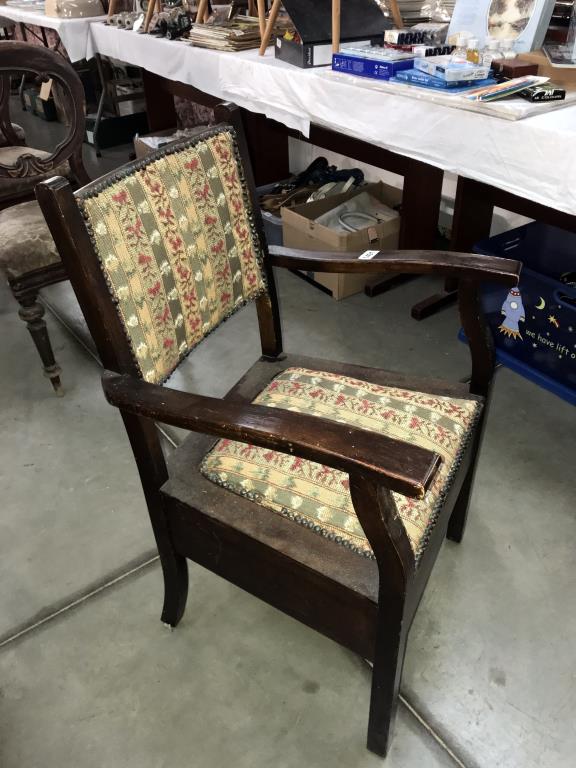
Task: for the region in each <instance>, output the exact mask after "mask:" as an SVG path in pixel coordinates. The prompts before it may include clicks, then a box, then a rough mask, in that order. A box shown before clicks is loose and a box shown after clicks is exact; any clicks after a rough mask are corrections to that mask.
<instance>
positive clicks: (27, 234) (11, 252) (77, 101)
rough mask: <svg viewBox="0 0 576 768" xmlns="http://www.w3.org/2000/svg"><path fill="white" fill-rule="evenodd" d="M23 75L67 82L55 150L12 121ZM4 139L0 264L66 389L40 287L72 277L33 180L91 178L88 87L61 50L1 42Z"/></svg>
mask: <svg viewBox="0 0 576 768" xmlns="http://www.w3.org/2000/svg"><path fill="white" fill-rule="evenodd" d="M23 74H32V75H36V76H38V78H39V79H40V80H43V81H47V80H52V82H53V84H54V86H56V85H58V86H59V87H60V89H61V90H60V93H61V94H62V99H63V104H64V107H65V111H66V116H67V118H68V120H69V125H68V126H67V130H66V136H65V138H64V139H63V140H62V141H61V142H60V143H59V144H58V146H57V147H56V148H55V149H54V150H53V151H52V152H47V151H44V150H40V149H35V148H33V147H28V146H26V145H25V144H24V141H23V134H22V131H21V130H18V127H17V126H15V125H14V124H13V123H12V122H11V120H10V83H11V78H12V77H14V76H18V78H20V77H22V75H23ZM0 140H1V146H0V271H2V272H3V273H4V275H5V276H6V278H7V280H8V284H9V286H10V288H11V290H12V293H13V294H14V297H15V298H16V300H17V301H18V303H19V304H20V317H21V318H22V319H23V320H24V322H25V323H26V325H27V326H28V330H29V331H30V334H31V336H32V339H33V341H34V344H35V345H36V348H37V349H38V352H39V354H40V357H41V359H42V364H43V367H44V373H45V375H46V376H47V377H48V378H49V379H50V381H51V382H52V386H53V387H54V389H55V391H56V392H57V393H61V389H60V368H59V367H58V365H57V363H56V361H55V359H54V352H53V350H52V345H51V344H50V338H49V336H48V330H47V327H46V322H45V320H44V307H43V306H42V305H41V304H40V303H39V302H38V292H39V291H40V290H41V289H42V288H44V287H45V286H47V285H52V284H53V283H58V282H60V281H62V280H66V279H67V275H66V271H65V269H64V267H63V265H62V262H61V261H60V256H59V255H58V251H57V248H56V246H55V245H54V241H53V240H52V237H51V235H50V232H49V231H48V227H47V226H46V222H45V221H44V217H43V216H42V212H41V211H40V208H39V207H38V203H37V202H36V200H35V197H34V187H35V186H36V184H38V182H40V181H42V180H44V179H47V178H49V177H50V176H55V175H61V176H66V177H68V178H69V179H70V180H72V182H73V183H74V184H75V185H76V186H78V185H81V184H86V183H87V182H88V181H89V178H88V174H87V173H86V170H85V169H84V165H83V162H82V142H83V140H84V89H83V87H82V82H81V81H80V78H79V77H78V75H77V74H76V72H75V71H74V69H73V68H72V66H71V65H70V64H69V63H68V62H67V61H66V60H65V59H64V58H63V57H62V56H60V55H59V54H57V53H54V52H53V51H51V50H48V49H47V48H42V47H39V46H35V45H29V44H28V43H18V42H3V43H2V45H0Z"/></svg>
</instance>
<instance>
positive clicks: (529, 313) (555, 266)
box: [474, 222, 576, 405]
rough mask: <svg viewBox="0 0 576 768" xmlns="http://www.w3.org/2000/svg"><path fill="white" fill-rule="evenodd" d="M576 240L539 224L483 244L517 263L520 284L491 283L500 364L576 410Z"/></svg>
mask: <svg viewBox="0 0 576 768" xmlns="http://www.w3.org/2000/svg"><path fill="white" fill-rule="evenodd" d="M575 248H576V235H574V234H572V233H570V232H566V231H564V230H561V229H557V228H556V227H550V226H547V225H545V224H541V223H539V222H534V223H532V224H527V225H525V226H523V227H519V228H518V229H513V230H511V231H509V232H504V233H503V234H501V235H497V236H496V237H491V238H489V239H487V240H484V241H482V242H480V243H478V244H477V245H476V246H475V247H474V251H475V252H476V253H482V254H488V255H490V256H502V257H505V258H508V259H517V260H518V261H521V262H522V264H523V267H522V273H521V275H520V283H519V285H518V287H517V288H513V289H511V290H508V289H507V288H502V287H499V286H497V285H495V284H486V285H485V286H484V288H483V292H482V306H483V309H484V312H485V315H486V318H487V322H488V324H489V325H490V327H491V328H492V332H493V335H494V340H495V344H496V353H497V357H498V360H499V362H501V363H502V364H503V365H505V366H507V367H508V368H511V369H512V370H514V371H516V372H517V373H519V374H520V375H522V376H524V377H525V378H527V379H530V380H531V381H533V382H535V383H536V384H538V385H539V386H541V387H543V388H545V389H548V390H550V391H551V392H554V393H555V394H557V395H559V396H560V397H562V398H563V399H564V400H567V401H568V402H570V403H572V404H574V405H576V268H575V265H574V249H575Z"/></svg>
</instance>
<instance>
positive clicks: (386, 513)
mask: <svg viewBox="0 0 576 768" xmlns="http://www.w3.org/2000/svg"><path fill="white" fill-rule="evenodd" d="M350 493H351V496H352V502H353V504H354V509H355V511H356V514H357V515H358V519H359V521H360V524H361V525H362V528H363V530H364V533H365V534H366V537H367V538H368V541H369V542H370V546H371V547H372V551H373V552H374V555H375V557H376V561H377V563H378V576H379V579H380V586H379V592H378V618H377V624H376V632H375V644H374V653H373V662H374V668H373V670H372V692H371V696H370V717H369V721H368V741H367V747H368V749H369V750H370V751H371V752H374V753H375V754H377V755H380V756H381V757H385V756H386V753H387V752H388V748H389V745H390V737H391V734H392V729H393V725H394V717H395V714H396V709H397V706H398V692H399V690H400V680H401V678H402V668H403V666H404V655H405V651H406V640H407V636H408V628H409V625H408V620H407V617H406V600H407V595H408V590H409V587H410V584H411V583H412V580H413V577H414V573H415V561H414V553H413V551H412V547H411V545H410V542H409V540H408V536H407V534H406V531H405V529H404V525H403V523H402V521H401V520H400V518H399V517H398V511H397V509H396V504H395V502H394V498H393V496H392V493H391V492H390V491H389V490H388V489H387V488H383V487H382V486H379V485H377V484H376V483H374V482H371V481H369V480H366V479H365V478H362V477H359V476H353V475H350Z"/></svg>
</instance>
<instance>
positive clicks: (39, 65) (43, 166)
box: [0, 41, 89, 184]
mask: <svg viewBox="0 0 576 768" xmlns="http://www.w3.org/2000/svg"><path fill="white" fill-rule="evenodd" d="M23 74H33V75H37V76H38V77H39V78H40V79H41V80H42V81H44V82H46V81H47V80H50V79H51V80H52V81H53V82H54V83H57V84H58V85H59V86H60V93H61V95H62V99H63V107H64V110H65V114H66V117H67V119H68V121H69V125H68V126H67V133H66V136H65V138H64V139H63V140H62V141H61V142H60V143H59V144H58V146H57V147H55V149H54V150H53V151H52V152H51V153H50V155H49V156H48V157H46V158H40V157H38V156H36V155H34V154H32V153H29V154H28V153H24V154H20V155H19V156H18V159H17V160H16V162H14V163H13V164H11V165H3V164H2V163H0V178H25V177H34V176H40V175H45V174H47V173H50V172H51V171H53V170H55V169H56V168H58V166H60V165H62V163H64V162H65V161H67V160H68V161H70V164H71V166H72V170H73V172H74V174H75V175H76V177H77V178H78V181H79V182H80V183H83V184H84V183H86V182H87V181H89V179H88V176H87V174H86V171H85V170H84V167H83V165H82V142H83V141H84V127H85V115H84V111H85V104H84V88H83V86H82V81H81V80H80V78H79V77H78V75H77V74H76V72H75V71H74V68H73V67H72V65H71V64H69V63H68V62H67V61H66V59H64V58H63V57H62V56H60V55H59V54H57V53H54V52H53V51H51V50H49V49H48V48H43V47H40V46H36V45H30V44H28V43H20V42H12V41H8V42H3V43H2V45H0V135H3V136H4V137H5V139H6V141H7V143H8V144H11V145H14V146H17V145H19V144H21V142H20V141H19V140H18V137H17V136H16V134H15V133H14V129H13V127H12V123H11V120H10V81H11V76H13V75H19V76H21V75H23Z"/></svg>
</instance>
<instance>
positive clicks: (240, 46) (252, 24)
mask: <svg viewBox="0 0 576 768" xmlns="http://www.w3.org/2000/svg"><path fill="white" fill-rule="evenodd" d="M285 29H286V25H285V23H282V24H281V25H277V27H276V28H275V30H274V34H283V33H284V31H285ZM188 40H189V41H190V42H191V43H192V44H193V45H195V46H198V47H199V48H213V49H214V50H216V51H247V50H249V49H251V48H259V47H260V27H259V25H258V19H257V18H256V17H254V16H240V17H237V18H235V19H232V20H231V21H221V22H216V23H210V22H208V23H207V24H192V29H191V30H190V32H189V33H188Z"/></svg>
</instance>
